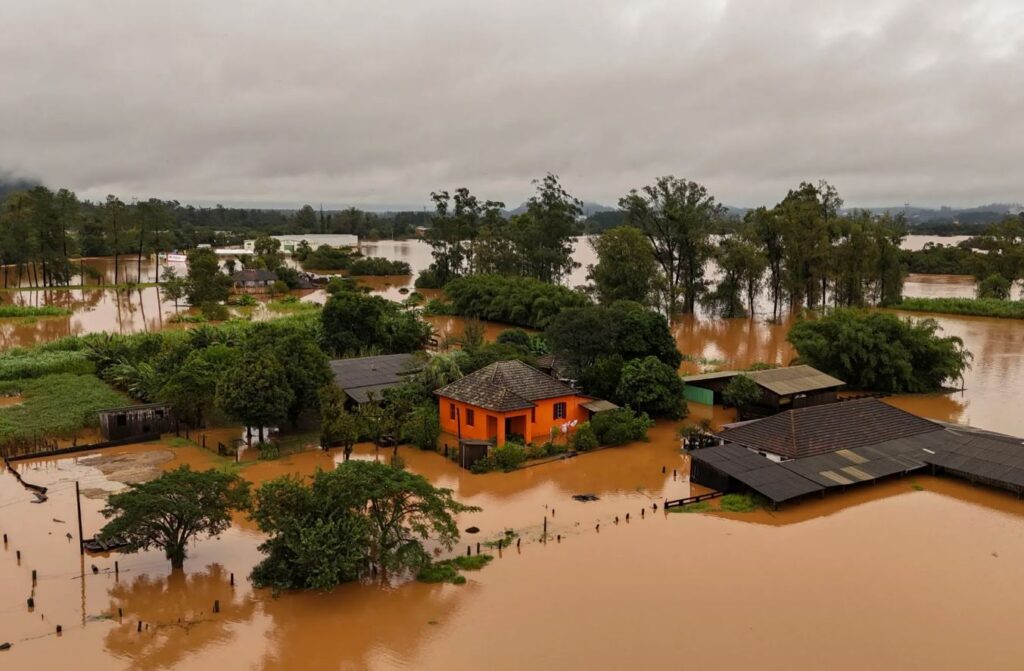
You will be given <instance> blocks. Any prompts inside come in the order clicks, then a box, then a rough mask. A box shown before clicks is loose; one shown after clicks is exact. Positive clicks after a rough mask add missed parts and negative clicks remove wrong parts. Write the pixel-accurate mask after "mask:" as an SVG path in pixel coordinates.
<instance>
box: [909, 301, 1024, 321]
mask: <svg viewBox="0 0 1024 671" xmlns="http://www.w3.org/2000/svg"><path fill="white" fill-rule="evenodd" d="M893 307H894V308H896V309H898V310H909V311H912V312H939V313H943V314H950V315H968V316H974V317H998V318H1002V319H1024V301H1010V300H1003V299H1000V298H905V299H903V302H901V303H899V304H898V305H894V306H893Z"/></svg>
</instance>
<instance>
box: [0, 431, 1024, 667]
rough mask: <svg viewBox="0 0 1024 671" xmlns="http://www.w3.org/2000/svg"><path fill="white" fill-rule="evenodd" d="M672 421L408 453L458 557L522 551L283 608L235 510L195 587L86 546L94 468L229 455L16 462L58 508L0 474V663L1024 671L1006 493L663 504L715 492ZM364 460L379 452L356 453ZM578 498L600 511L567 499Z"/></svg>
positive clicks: (1017, 558) (258, 466) (295, 467)
mask: <svg viewBox="0 0 1024 671" xmlns="http://www.w3.org/2000/svg"><path fill="white" fill-rule="evenodd" d="M675 429H676V427H675V426H673V425H670V424H665V425H662V426H659V427H656V428H655V429H654V430H653V431H652V433H651V440H650V442H648V443H640V444H636V445H631V446H627V447H623V448H615V449H609V450H605V451H601V452H597V453H594V454H589V455H585V456H582V457H579V458H577V459H573V460H567V461H563V462H557V463H552V464H547V465H542V466H537V467H533V468H528V469H525V470H521V471H518V472H515V473H509V474H488V475H482V476H474V475H471V474H469V473H467V472H465V471H462V470H460V469H459V468H457V467H456V466H455V465H453V464H452V463H450V462H448V461H447V460H445V459H444V458H443V457H441V456H440V455H437V454H433V453H424V452H419V451H415V450H410V449H405V448H403V449H401V454H402V456H403V458H405V459H406V462H407V464H408V467H409V468H410V469H411V470H414V471H416V472H419V473H422V474H423V475H425V476H427V477H428V478H429V479H430V480H431V481H433V482H434V483H435V484H438V485H441V486H445V487H450V488H452V489H453V490H455V494H456V496H457V497H458V499H459V500H461V501H464V502H466V503H469V504H473V505H477V506H480V507H482V508H483V512H480V513H475V514H466V515H463V516H462V517H461V518H460V520H459V526H460V527H461V528H466V527H468V526H470V525H473V526H477V527H479V528H480V532H479V533H478V534H476V535H464V536H463V545H462V546H460V547H459V548H457V549H456V551H457V552H461V551H464V546H465V545H467V544H468V545H473V546H474V551H475V543H476V542H477V541H486V540H492V539H495V538H497V537H498V536H500V535H501V534H502V533H503V532H504V530H505V529H507V528H511V529H515V530H516V532H517V533H518V534H519V535H520V537H521V538H522V539H523V542H522V545H521V547H520V548H519V549H518V550H516V549H515V548H511V549H506V550H504V551H503V552H502V553H501V557H500V558H497V557H496V558H495V560H494V561H493V562H492V563H491V565H490V566H488V567H486V568H485V569H484V570H482V571H480V572H476V573H469V574H467V576H468V578H469V581H468V583H467V584H465V585H461V586H456V585H425V584H419V583H415V582H412V583H404V584H402V583H401V582H400V581H396V582H394V583H391V584H387V585H381V584H375V583H371V582H367V583H365V584H350V585H344V586H342V587H339V588H338V589H336V590H335V591H333V592H332V593H329V594H285V595H281V596H279V597H276V598H275V597H273V596H272V595H271V594H270V593H268V592H266V591H263V590H254V589H252V588H251V586H250V585H249V584H248V582H247V581H246V580H245V576H246V574H247V573H248V571H249V570H250V569H251V567H252V566H253V564H254V563H255V562H257V561H258V559H259V553H258V551H257V549H256V546H257V545H258V544H259V542H260V535H259V533H258V532H257V531H256V530H255V529H254V528H253V526H252V524H251V523H250V522H248V521H247V520H245V519H241V518H240V519H238V520H237V521H236V524H235V525H234V526H233V527H232V528H231V529H230V530H229V531H228V532H227V533H225V534H224V535H223V536H222V537H221V538H219V539H217V540H204V541H201V542H198V543H196V544H194V545H193V546H192V547H191V548H190V550H189V553H190V555H189V559H188V560H187V562H186V566H185V571H184V572H183V573H178V574H172V573H170V571H169V568H168V564H167V562H166V560H164V558H163V557H162V556H160V555H159V554H158V553H156V552H148V553H142V554H138V555H111V556H87V557H85V558H84V559H81V558H80V557H79V556H78V553H77V548H76V545H75V541H74V537H75V535H76V533H77V532H76V530H75V501H74V481H75V480H78V481H79V482H80V483H81V485H82V487H83V488H90V489H107V490H110V491H113V490H116V489H117V488H118V487H119V486H120V485H119V484H118V483H117V482H116V481H112V480H111V479H109V478H110V477H113V476H114V475H116V473H117V472H118V471H116V470H111V469H109V468H108V469H106V470H107V471H110V475H104V472H103V471H101V470H100V468H98V467H97V465H101V466H102V465H103V464H104V463H106V464H108V465H109V463H110V462H111V461H123V462H126V463H127V461H128V460H129V458H130V457H131V456H132V455H133V454H135V455H138V456H145V455H146V453H148V452H150V451H155V452H160V451H170V452H172V453H173V455H174V458H173V459H171V460H170V461H166V462H164V463H162V464H161V467H163V468H172V467H176V466H177V465H180V464H182V463H187V464H190V465H192V466H193V467H196V468H206V467H211V466H214V465H217V464H218V463H219V461H218V459H219V458H218V457H216V456H214V455H213V454H212V453H210V452H206V451H203V450H201V449H199V448H194V447H169V446H160V445H153V446H135V447H127V448H115V449H113V450H108V451H106V452H105V453H104V455H106V456H110V455H114V456H115V457H116V459H108V460H107V461H106V462H97V461H96V460H94V459H91V458H90V457H89V456H88V455H82V456H79V457H78V458H55V459H46V460H39V461H34V462H23V463H21V464H18V465H17V468H18V469H19V471H20V472H21V474H22V476H23V477H24V478H25V479H26V480H28V481H30V482H34V483H37V484H43V485H46V486H48V487H50V500H49V501H48V502H47V503H45V504H33V503H30V499H31V498H32V497H31V496H29V495H28V492H26V491H25V490H24V489H22V488H21V487H20V485H18V484H17V482H16V481H15V480H14V478H13V477H12V476H11V475H10V474H7V473H0V531H3V532H4V533H7V534H8V535H9V542H8V544H7V546H6V547H4V548H3V549H2V550H0V642H3V641H9V642H11V643H12V644H13V646H12V647H11V649H10V650H7V651H6V652H0V655H3V657H0V662H2V664H3V668H5V669H6V668H11V669H54V668H63V667H64V666H65V665H66V664H67V663H68V662H69V660H74V662H73V663H74V665H75V668H78V669H169V668H175V669H178V668H180V669H363V668H368V669H446V670H450V669H473V668H488V669H522V668H537V669H547V668H590V669H624V668H667V667H674V666H678V665H679V664H680V663H681V660H685V662H686V664H687V665H694V666H698V667H699V666H700V665H723V664H725V665H726V666H727V667H737V666H740V665H744V666H750V667H756V668H768V669H793V668H806V669H811V668H815V669H817V668H830V669H863V668H901V669H963V668H995V669H1012V668H1020V666H1021V665H1022V664H1024V642H1022V641H1020V639H1019V636H1017V635H1016V633H1017V629H1018V624H1019V622H1021V621H1022V618H1024V603H1021V601H1020V600H1019V599H1014V598H1007V595H1012V594H1015V593H1018V592H1019V591H1020V590H1021V589H1024V523H1022V522H1024V517H1022V513H1024V504H1022V503H1021V502H1019V501H1018V500H1017V499H1016V498H1014V497H1012V496H1008V495H1004V494H1002V493H999V492H995V491H991V490H988V489H984V488H972V487H970V486H968V485H965V484H963V483H960V482H955V481H951V480H942V479H937V478H930V477H917V478H913V479H909V478H908V479H904V480H892V481H888V482H886V483H883V484H879V485H876V486H874V487H869V488H861V489H857V490H853V491H851V492H849V493H847V494H844V495H837V496H829V497H827V498H825V499H824V500H812V501H806V502H803V503H800V504H797V505H793V506H789V507H787V508H785V509H783V510H782V511H779V512H768V511H759V512H755V513H745V514H744V513H735V514H729V515H726V514H721V513H718V514H686V513H684V514H678V513H671V514H665V513H664V512H662V511H661V510H660V505H659V510H658V511H657V512H655V511H654V510H653V509H652V506H653V505H654V504H660V503H661V502H662V501H663V499H664V498H665V497H678V496H683V495H686V494H688V493H690V492H699V491H703V490H701V489H700V488H698V487H696V486H694V487H692V488H691V485H690V484H689V483H688V482H687V481H686V479H685V477H684V476H683V475H682V473H685V471H686V468H687V464H686V461H685V458H683V457H681V456H680V454H679V453H678V449H677V448H678V444H677V441H676V439H675ZM375 456H376V455H375V452H374V451H373V450H372V449H371V448H369V447H366V446H363V447H361V448H359V449H357V453H356V455H355V457H356V458H361V459H372V458H375ZM161 458H162V457H161ZM339 459H340V455H338V454H326V453H322V452H316V451H315V452H306V453H301V454H297V455H293V456H290V457H286V458H284V459H282V460H278V461H272V462H255V463H252V464H251V465H249V466H247V467H245V468H244V469H243V471H242V473H243V474H244V475H245V477H246V478H248V479H250V480H252V481H253V482H256V483H258V482H262V481H264V480H266V479H268V478H271V477H274V476H277V475H280V474H285V473H295V474H302V475H308V474H309V473H311V472H312V471H313V470H314V469H315V468H316V467H318V466H319V467H330V466H331V464H332V463H333V462H336V461H338V460H339ZM158 461H159V459H150V460H148V462H147V463H150V464H151V463H156V462H158ZM90 462H91V464H92V465H87V464H88V463H90ZM663 467H664V468H665V473H662V468H663ZM674 470H677V471H678V472H679V475H676V476H674V475H673V471H674ZM577 493H591V494H595V495H596V496H598V500H597V501H593V502H589V503H580V502H577V501H574V500H573V499H572V498H571V497H572V495H573V494H577ZM101 506H102V501H101V500H98V499H95V498H85V499H83V509H84V524H85V529H86V535H91V533H93V532H95V530H96V529H98V527H99V525H100V524H101V523H102V519H101V517H100V515H99V514H98V511H99V509H100V507H101ZM641 510H643V511H644V514H643V516H642V517H641ZM627 513H629V514H630V521H629V522H626V521H625V515H626V514H627ZM545 516H546V517H547V519H548V534H549V537H548V541H547V543H544V542H542V540H541V535H542V526H543V521H544V518H545ZM616 516H617V517H619V523H618V524H616V523H615V517H616ZM598 525H600V528H599V529H598ZM67 534H71V536H72V538H71V539H69V538H68V536H67ZM559 537H560V540H558V538H559ZM19 550H20V551H21V555H22V557H21V561H20V562H19V561H18V560H17V559H16V552H17V551H19ZM115 559H116V560H117V561H118V563H119V569H120V570H119V572H118V573H116V574H115V573H114V570H113V569H114V561H115ZM33 569H35V570H37V571H38V582H37V584H36V586H35V587H34V588H33V586H32V580H31V571H32V570H33ZM231 574H234V577H235V585H234V587H232V586H231V584H230V577H231ZM29 596H34V599H35V608H34V610H33V611H31V612H30V611H29V609H28V607H27V606H26V601H25V600H26V599H27V598H28V597H29ZM215 600H218V601H219V602H220V608H221V610H220V612H219V613H216V614H215V613H213V612H211V611H212V607H213V602H214V601H215ZM140 621H141V622H142V623H143V625H142V631H141V632H139V631H138V627H139V625H138V623H139V622H140ZM58 624H60V625H61V626H62V628H63V633H62V635H61V636H59V637H58V636H56V635H55V633H54V632H55V629H56V625H58ZM850 641H858V642H859V643H858V644H857V645H850Z"/></svg>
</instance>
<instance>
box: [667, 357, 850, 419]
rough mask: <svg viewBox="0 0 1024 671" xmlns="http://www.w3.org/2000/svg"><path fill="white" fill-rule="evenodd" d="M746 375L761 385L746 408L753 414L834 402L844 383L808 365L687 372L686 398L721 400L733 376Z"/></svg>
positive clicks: (701, 400) (696, 400) (707, 403)
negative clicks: (758, 393) (758, 398)
mask: <svg viewBox="0 0 1024 671" xmlns="http://www.w3.org/2000/svg"><path fill="white" fill-rule="evenodd" d="M740 375H745V376H747V377H749V378H750V379H751V380H753V381H754V382H755V383H757V386H758V387H760V388H761V400H760V401H759V402H758V403H756V404H754V405H753V406H752V407H750V408H746V410H748V411H750V412H751V414H754V415H760V416H764V415H770V414H774V413H778V412H783V411H785V410H791V409H795V408H806V407H809V406H813V405H822V404H825V403H833V402H834V401H835V400H836V398H837V395H836V394H837V392H838V391H839V389H840V388H841V387H843V385H845V384H846V383H845V382H843V381H842V380H840V379H838V378H834V377H832V376H831V375H829V374H827V373H823V372H821V371H820V370H818V369H817V368H813V367H811V366H806V365H800V366H785V367H780V368H768V369H765V370H751V371H739V370H725V371H717V372H714V373H701V374H699V375H688V376H686V377H684V378H683V383H684V384H685V385H686V387H685V389H686V400H687V401H690V402H692V403H703V404H705V405H712V404H714V403H721V402H722V392H723V391H724V390H725V388H726V387H727V386H728V385H729V383H730V382H732V380H733V379H734V378H736V377H737V376H740Z"/></svg>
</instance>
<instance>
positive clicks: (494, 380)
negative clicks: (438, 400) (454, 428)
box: [434, 360, 576, 412]
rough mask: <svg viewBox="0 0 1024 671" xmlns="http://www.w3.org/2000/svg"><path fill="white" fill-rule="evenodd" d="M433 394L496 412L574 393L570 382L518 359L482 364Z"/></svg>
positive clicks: (521, 408) (516, 408) (515, 408)
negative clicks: (557, 378) (476, 369)
mask: <svg viewBox="0 0 1024 671" xmlns="http://www.w3.org/2000/svg"><path fill="white" fill-rule="evenodd" d="M434 393H436V394H437V395H438V396H443V397H445V398H451V399H455V400H456V401H462V402H463V403H468V404H470V405H475V406H477V407H480V408H487V409H488V410H494V411H495V412H509V411H512V410H523V409H525V408H532V407H533V406H534V403H533V402H534V401H539V400H541V399H545V398H556V397H558V396H575V395H576V391H575V390H574V389H573V388H572V387H570V386H569V385H567V384H564V383H562V382H559V381H558V380H556V379H554V378H553V377H551V376H550V375H545V374H544V373H542V372H540V371H539V370H537V369H536V368H533V367H532V366H528V365H526V364H525V363H523V362H522V361H518V360H512V361H497V362H495V363H492V364H491V365H489V366H484V367H483V368H481V369H480V370H478V371H475V372H473V373H470V374H469V375H467V376H466V377H464V378H461V379H459V380H456V381H455V382H452V383H451V384H450V385H448V386H447V387H444V388H443V389H439V390H437V391H436V392H434Z"/></svg>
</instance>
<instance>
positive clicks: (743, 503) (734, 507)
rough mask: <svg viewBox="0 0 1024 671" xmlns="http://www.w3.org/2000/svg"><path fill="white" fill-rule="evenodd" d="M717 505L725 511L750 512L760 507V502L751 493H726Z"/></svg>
mask: <svg viewBox="0 0 1024 671" xmlns="http://www.w3.org/2000/svg"><path fill="white" fill-rule="evenodd" d="M718 507H719V509H720V510H723V511H725V512H727V513H750V512H754V511H755V510H757V509H758V508H760V507H761V502H760V501H758V499H757V497H755V496H754V495H753V494H726V495H725V496H723V497H722V498H721V499H719V501H718Z"/></svg>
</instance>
